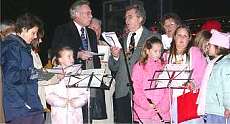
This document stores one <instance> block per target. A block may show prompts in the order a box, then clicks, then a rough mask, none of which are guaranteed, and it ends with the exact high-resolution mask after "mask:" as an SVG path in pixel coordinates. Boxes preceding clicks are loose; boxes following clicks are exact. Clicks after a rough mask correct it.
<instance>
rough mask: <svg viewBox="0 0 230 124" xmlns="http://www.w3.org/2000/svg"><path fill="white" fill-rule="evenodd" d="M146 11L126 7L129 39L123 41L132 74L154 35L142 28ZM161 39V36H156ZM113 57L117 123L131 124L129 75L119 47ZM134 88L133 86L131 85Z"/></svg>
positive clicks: (136, 7) (133, 5) (113, 52)
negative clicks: (145, 45) (145, 44)
mask: <svg viewBox="0 0 230 124" xmlns="http://www.w3.org/2000/svg"><path fill="white" fill-rule="evenodd" d="M145 19H146V16H145V10H144V8H143V5H142V4H141V3H134V4H132V5H130V6H128V7H126V12H125V23H126V26H127V28H128V30H129V34H128V36H127V37H125V38H124V39H123V42H122V43H123V47H124V50H125V52H126V53H128V54H127V64H128V65H127V66H128V68H129V70H128V71H129V72H131V70H132V67H133V65H134V64H135V63H136V62H137V60H138V59H139V57H140V52H141V47H142V46H143V44H144V42H145V40H146V39H147V38H148V37H150V36H152V35H153V34H152V33H151V32H150V31H149V30H147V29H146V28H145V27H144V26H142V25H143V24H144V22H145ZM155 36H157V37H158V38H161V36H160V35H159V34H155ZM111 53H112V55H111V56H110V58H109V62H108V63H109V68H110V70H111V71H112V72H114V73H116V77H115V80H116V85H115V108H116V110H115V115H116V117H115V118H116V119H115V121H116V122H117V123H131V122H132V114H131V103H130V101H131V96H132V92H130V89H129V86H128V85H127V84H130V83H131V82H130V80H129V76H130V75H129V73H128V71H127V69H126V62H125V57H124V54H123V53H122V52H121V50H120V49H119V48H117V47H113V48H111ZM131 87H132V85H131Z"/></svg>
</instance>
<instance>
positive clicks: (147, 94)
mask: <svg viewBox="0 0 230 124" xmlns="http://www.w3.org/2000/svg"><path fill="white" fill-rule="evenodd" d="M161 69H163V65H162V63H161V61H160V60H153V59H148V60H147V63H146V65H145V66H143V65H142V64H140V63H139V62H138V63H137V64H135V65H134V68H133V73H132V80H133V87H134V90H135V94H134V95H133V99H134V109H135V110H136V112H137V114H138V116H139V117H140V119H151V120H153V122H160V119H159V117H158V115H157V114H156V112H155V111H154V109H153V108H152V107H150V104H149V102H148V101H147V98H149V99H151V100H152V101H153V103H154V104H156V106H157V109H159V111H160V114H161V116H162V117H163V119H164V120H170V107H169V106H170V101H169V90H168V89H158V90H148V91H146V90H145V89H148V88H150V84H151V81H148V80H149V79H151V78H152V76H153V74H154V72H155V71H156V70H161ZM156 76H158V75H156ZM154 85H155V82H153V84H152V86H154ZM133 115H134V120H136V121H138V119H137V115H136V113H133Z"/></svg>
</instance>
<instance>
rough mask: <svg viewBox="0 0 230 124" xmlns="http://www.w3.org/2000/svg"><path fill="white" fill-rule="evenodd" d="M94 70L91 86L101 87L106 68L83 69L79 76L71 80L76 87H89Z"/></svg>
mask: <svg viewBox="0 0 230 124" xmlns="http://www.w3.org/2000/svg"><path fill="white" fill-rule="evenodd" d="M92 72H94V74H93V77H92V81H91V82H90V86H89V87H100V86H101V82H102V78H103V75H104V72H105V69H87V70H82V72H81V74H80V75H79V76H78V78H75V77H71V79H70V82H73V83H75V86H76V87H88V84H89V80H90V77H91V74H92Z"/></svg>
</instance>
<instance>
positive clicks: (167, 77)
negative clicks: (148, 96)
mask: <svg viewBox="0 0 230 124" xmlns="http://www.w3.org/2000/svg"><path fill="white" fill-rule="evenodd" d="M192 73H193V70H191V69H190V67H189V65H187V64H167V65H166V66H165V68H164V69H163V70H160V71H155V72H154V74H153V77H152V79H149V80H148V81H151V83H150V86H149V88H148V89H145V90H146V91H148V90H158V89H175V90H176V89H186V87H185V85H186V84H187V83H188V82H190V80H192V79H191V76H192ZM156 75H159V77H156ZM154 81H155V85H154V86H152V85H153V82H154ZM171 95H172V94H171V92H169V96H170V98H169V99H170V113H171V123H172V107H171V105H172V100H171Z"/></svg>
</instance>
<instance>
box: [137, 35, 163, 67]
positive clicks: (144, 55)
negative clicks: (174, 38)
mask: <svg viewBox="0 0 230 124" xmlns="http://www.w3.org/2000/svg"><path fill="white" fill-rule="evenodd" d="M156 43H158V44H161V45H162V50H163V44H162V41H161V40H160V39H158V38H157V37H154V36H153V37H150V38H148V39H147V40H146V41H145V44H144V47H143V48H142V51H141V58H140V63H141V64H143V65H145V64H146V62H147V59H148V54H147V50H150V49H151V48H152V45H153V44H156Z"/></svg>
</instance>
